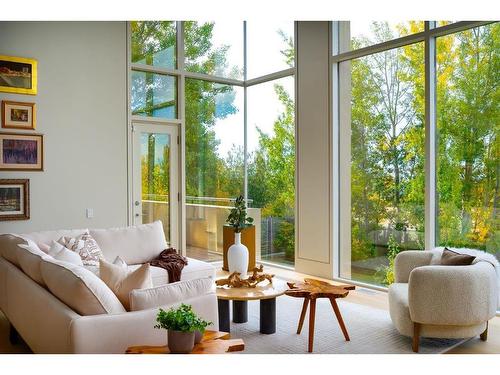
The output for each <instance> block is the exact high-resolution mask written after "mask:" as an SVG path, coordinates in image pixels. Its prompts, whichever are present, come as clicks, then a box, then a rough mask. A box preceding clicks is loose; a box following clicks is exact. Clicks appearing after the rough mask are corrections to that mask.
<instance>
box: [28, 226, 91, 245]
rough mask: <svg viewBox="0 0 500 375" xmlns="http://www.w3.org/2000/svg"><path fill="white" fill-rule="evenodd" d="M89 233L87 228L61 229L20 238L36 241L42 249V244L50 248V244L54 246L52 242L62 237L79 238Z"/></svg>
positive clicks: (32, 233)
mask: <svg viewBox="0 0 500 375" xmlns="http://www.w3.org/2000/svg"><path fill="white" fill-rule="evenodd" d="M88 232H89V230H88V229H87V228H84V229H61V230H47V231H42V232H31V233H25V234H20V236H21V237H23V238H29V239H30V240H32V241H35V242H36V244H37V245H38V247H40V246H41V245H42V244H45V245H48V246H50V244H52V241H57V240H58V239H60V238H61V237H78V236H79V235H81V234H84V233H88ZM40 248H41V247H40Z"/></svg>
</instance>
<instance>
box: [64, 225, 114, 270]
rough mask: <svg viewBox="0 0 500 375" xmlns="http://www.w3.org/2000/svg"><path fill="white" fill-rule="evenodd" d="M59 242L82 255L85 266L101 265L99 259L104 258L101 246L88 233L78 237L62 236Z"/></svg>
mask: <svg viewBox="0 0 500 375" xmlns="http://www.w3.org/2000/svg"><path fill="white" fill-rule="evenodd" d="M57 242H59V243H60V244H61V245H63V246H65V247H67V248H68V249H70V250H72V251H74V252H75V253H77V254H78V255H80V258H82V262H83V265H84V266H99V259H104V256H103V254H102V250H101V248H100V247H99V245H98V244H97V242H96V240H95V239H94V238H93V237H92V236H91V235H90V234H88V233H84V234H81V235H79V236H78V237H76V238H73V237H61V238H60V239H59V240H58V241H57Z"/></svg>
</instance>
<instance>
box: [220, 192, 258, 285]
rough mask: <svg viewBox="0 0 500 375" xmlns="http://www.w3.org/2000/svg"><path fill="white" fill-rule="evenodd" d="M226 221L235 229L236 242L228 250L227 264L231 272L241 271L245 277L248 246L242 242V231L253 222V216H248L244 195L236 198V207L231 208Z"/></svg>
mask: <svg viewBox="0 0 500 375" xmlns="http://www.w3.org/2000/svg"><path fill="white" fill-rule="evenodd" d="M226 223H228V224H229V225H231V226H232V227H233V230H234V244H233V245H231V246H230V247H229V249H228V250H227V264H228V268H229V272H230V273H233V272H239V273H240V274H241V277H245V276H246V274H247V270H248V248H247V247H246V246H245V245H243V244H242V243H241V231H242V229H243V228H245V227H246V226H248V225H251V224H252V223H253V218H251V217H248V216H247V207H246V204H245V200H244V199H243V196H241V195H240V196H239V197H238V198H236V201H235V202H234V208H232V209H231V212H230V213H229V216H228V217H227V220H226Z"/></svg>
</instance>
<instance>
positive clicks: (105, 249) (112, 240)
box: [90, 221, 168, 264]
mask: <svg viewBox="0 0 500 375" xmlns="http://www.w3.org/2000/svg"><path fill="white" fill-rule="evenodd" d="M90 234H91V236H92V237H94V239H95V240H96V242H97V244H98V245H99V247H100V248H101V250H102V253H103V255H104V258H105V259H106V260H107V261H108V262H112V261H113V260H114V259H115V258H116V257H117V256H119V257H121V258H122V259H123V260H124V261H125V262H126V263H127V264H142V263H147V262H149V261H150V260H152V259H154V258H156V257H157V256H158V255H159V254H160V253H161V252H162V250H165V249H166V248H167V247H168V246H167V241H166V240H165V234H164V232H163V225H162V223H161V221H155V222H154V223H150V224H142V225H136V226H132V227H124V228H112V229H91V230H90Z"/></svg>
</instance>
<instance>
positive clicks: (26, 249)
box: [17, 240, 47, 286]
mask: <svg viewBox="0 0 500 375" xmlns="http://www.w3.org/2000/svg"><path fill="white" fill-rule="evenodd" d="M18 246H19V249H18V251H17V260H18V261H19V266H20V267H21V269H22V270H23V272H24V273H25V274H26V275H28V276H29V277H31V278H32V279H33V280H34V281H36V282H37V283H38V284H40V285H42V286H45V282H44V281H43V277H42V272H41V270H40V264H41V263H42V258H43V257H46V256H47V254H45V253H44V252H43V251H42V250H40V249H39V248H38V246H37V244H36V243H35V242H33V241H32V240H26V243H22V244H19V245H18Z"/></svg>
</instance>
